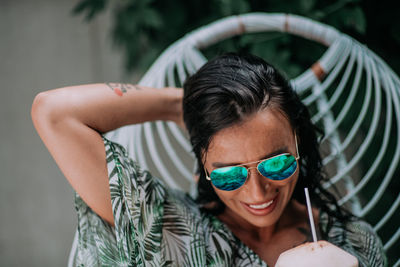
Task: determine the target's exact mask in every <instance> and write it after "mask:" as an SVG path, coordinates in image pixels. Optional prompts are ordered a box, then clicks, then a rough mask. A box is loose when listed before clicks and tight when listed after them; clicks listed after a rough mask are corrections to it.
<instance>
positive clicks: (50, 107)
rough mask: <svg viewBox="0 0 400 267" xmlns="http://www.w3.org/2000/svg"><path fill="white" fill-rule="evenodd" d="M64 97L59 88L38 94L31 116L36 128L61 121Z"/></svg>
mask: <svg viewBox="0 0 400 267" xmlns="http://www.w3.org/2000/svg"><path fill="white" fill-rule="evenodd" d="M63 99H64V100H65V96H63V95H62V93H61V94H60V93H59V92H57V90H50V91H45V92H41V93H39V94H37V95H36V96H35V98H34V100H33V103H32V108H31V118H32V122H33V125H34V126H35V128H36V130H37V131H39V130H40V129H41V128H43V126H47V125H53V124H54V123H57V122H59V121H60V119H61V117H62V116H63V113H64V111H65V110H64V108H63Z"/></svg>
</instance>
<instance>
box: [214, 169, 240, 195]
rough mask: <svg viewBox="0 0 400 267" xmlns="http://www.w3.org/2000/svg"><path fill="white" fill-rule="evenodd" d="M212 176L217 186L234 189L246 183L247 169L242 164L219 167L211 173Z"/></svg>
mask: <svg viewBox="0 0 400 267" xmlns="http://www.w3.org/2000/svg"><path fill="white" fill-rule="evenodd" d="M210 178H211V182H212V183H213V185H214V186H215V187H216V188H218V189H221V190H225V191H232V190H235V189H238V188H239V187H241V186H242V185H243V184H244V182H245V181H246V178H247V170H246V168H244V167H240V166H232V167H223V168H218V169H215V170H213V171H212V172H211V173H210Z"/></svg>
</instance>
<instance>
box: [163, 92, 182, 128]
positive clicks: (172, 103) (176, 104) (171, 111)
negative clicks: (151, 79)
mask: <svg viewBox="0 0 400 267" xmlns="http://www.w3.org/2000/svg"><path fill="white" fill-rule="evenodd" d="M163 90H165V93H166V97H167V98H166V99H167V100H166V103H165V107H166V108H167V112H166V113H165V120H168V121H173V122H175V123H176V124H178V125H179V124H181V123H182V121H183V119H182V98H183V89H181V88H165V89H163Z"/></svg>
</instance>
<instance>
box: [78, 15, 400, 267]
mask: <svg viewBox="0 0 400 267" xmlns="http://www.w3.org/2000/svg"><path fill="white" fill-rule="evenodd" d="M268 31H278V32H287V33H291V34H294V35H298V36H301V37H304V38H306V39H310V40H314V41H317V42H319V43H321V44H323V45H326V46H327V47H328V49H327V51H326V52H325V53H324V55H323V56H322V57H321V59H320V60H319V61H318V62H316V63H315V64H314V65H313V66H312V67H311V68H309V69H308V70H306V71H305V72H304V73H302V74H301V75H300V76H298V77H297V78H295V79H293V80H292V81H291V84H292V86H293V87H294V88H295V90H297V92H298V93H299V95H300V96H301V98H302V100H303V101H304V103H305V104H306V105H307V106H309V107H310V108H311V109H312V110H315V112H313V114H312V115H313V121H314V122H315V123H317V124H318V125H319V126H320V127H322V128H324V131H325V134H326V136H325V139H324V141H323V148H324V152H325V153H324V154H323V155H324V160H323V162H324V164H325V165H326V166H327V170H328V173H329V175H330V177H332V178H331V179H330V181H331V183H329V184H325V187H326V188H329V187H330V186H331V184H336V185H337V187H338V188H339V189H340V193H341V196H340V197H341V198H340V200H339V203H340V204H341V205H347V207H349V208H350V209H351V210H352V211H353V212H354V213H355V214H356V215H359V216H366V215H368V214H369V213H371V211H372V210H373V209H375V207H376V206H378V205H382V203H381V202H382V201H381V197H382V195H383V194H385V192H386V190H387V189H388V185H389V183H390V182H391V180H392V179H394V177H393V175H394V173H395V171H397V173H398V171H399V170H398V168H397V166H398V162H399V157H400V145H399V144H398V143H399V141H400V129H399V127H400V103H399V102H400V98H399V88H400V81H399V78H398V77H397V75H396V74H395V73H394V72H393V71H392V70H391V69H390V68H389V67H388V66H387V65H386V64H385V63H384V62H383V61H382V60H381V59H380V58H379V57H378V56H376V55H375V54H374V53H373V52H371V51H370V50H369V49H368V48H366V47H365V46H363V45H362V44H360V43H358V42H357V41H355V40H354V39H352V38H351V37H349V36H347V35H345V34H342V33H340V32H338V31H337V30H335V29H334V28H332V27H330V26H327V25H324V24H321V23H318V22H315V21H312V20H310V19H306V18H303V17H299V16H294V15H287V14H267V13H251V14H245V15H241V16H232V17H228V18H224V19H221V20H218V21H216V22H214V23H212V24H210V25H207V26H204V27H201V28H200V29H198V30H196V31H193V32H191V33H189V34H187V35H185V36H184V37H183V38H181V39H180V40H178V41H177V42H175V43H174V44H172V45H171V46H170V47H169V48H168V49H167V50H166V51H165V52H164V53H163V54H162V55H161V56H160V57H159V58H158V59H157V60H156V62H155V63H154V64H153V65H152V66H151V68H150V69H149V70H148V72H147V73H146V74H145V76H144V77H143V78H142V79H141V81H140V84H141V85H146V86H153V87H159V88H161V87H164V86H173V87H174V86H180V85H182V84H183V81H184V80H185V79H186V77H187V76H188V75H190V74H192V73H194V72H195V71H196V70H197V69H199V68H200V67H201V66H202V65H203V64H204V63H205V62H206V61H207V59H206V58H205V57H204V56H203V55H202V53H201V52H200V50H201V49H203V48H205V47H208V46H210V45H212V44H215V43H217V42H219V41H221V40H224V39H227V38H229V37H232V36H235V35H239V34H244V33H251V32H268ZM266 60H267V61H268V59H266ZM343 99H345V100H344V101H343ZM338 100H340V101H338ZM343 103H344V104H343ZM355 104H357V105H355ZM349 115H351V116H352V117H354V118H355V119H354V122H353V123H352V125H350V127H348V126H344V119H345V117H346V116H349ZM365 123H368V124H369V130H368V131H367V132H366V133H363V131H361V130H360V127H361V126H362V125H364V124H365ZM393 135H395V136H396V138H395V140H392V138H389V137H391V136H393ZM108 137H109V138H111V139H112V140H115V141H117V142H119V143H121V144H122V145H123V146H125V147H127V148H128V150H129V153H130V155H131V156H132V157H133V158H134V159H136V160H137V161H138V162H139V163H140V164H141V165H142V166H143V168H147V169H150V170H151V171H152V172H153V173H154V174H155V175H157V176H159V177H162V179H163V180H164V181H165V182H166V183H167V184H168V185H169V186H171V187H174V188H181V189H183V190H191V192H192V193H193V192H194V191H195V190H194V188H195V186H194V182H193V174H192V173H193V169H194V168H195V165H194V162H195V161H194V157H193V155H192V153H191V145H190V143H189V142H188V139H187V137H186V136H185V134H183V133H182V131H181V130H180V129H179V128H178V127H177V126H176V125H174V124H173V123H165V122H155V123H145V124H141V125H133V126H126V127H123V128H120V129H118V130H116V131H113V132H110V133H108ZM350 144H352V145H350ZM354 145H355V146H356V147H354ZM371 147H378V148H379V150H378V151H376V152H375V154H374V155H373V157H374V159H373V161H372V163H369V164H370V167H369V168H368V170H364V171H363V169H362V168H361V167H360V165H359V164H360V161H362V160H363V159H364V157H365V156H366V153H367V152H368V153H369V149H371ZM367 150H368V151H367ZM325 154H326V155H325ZM368 155H369V154H368ZM384 157H389V158H390V159H391V162H390V164H389V165H387V164H384V162H385V161H382V159H383V158H384ZM378 168H386V169H387V171H386V172H385V174H384V177H379V179H381V181H380V183H379V186H377V187H374V192H373V194H372V195H371V196H368V199H367V200H366V199H365V197H364V198H363V197H362V196H363V195H362V194H360V191H361V190H363V189H364V188H365V187H366V186H367V185H368V183H370V182H371V181H372V180H373V179H376V178H375V176H374V175H376V172H377V170H378ZM160 173H162V175H159V174H160ZM399 203H400V195H399V194H398V195H397V198H396V199H394V201H393V202H392V203H390V204H389V205H388V204H386V205H382V207H381V208H380V210H384V212H383V215H382V216H380V219H379V221H377V222H370V223H372V224H373V225H374V229H375V230H376V231H378V233H379V230H380V229H383V228H384V227H388V226H389V225H391V226H393V225H392V223H391V221H392V220H394V216H395V211H396V210H398V208H399ZM392 228H393V227H391V228H389V229H392ZM393 229H394V230H393V233H392V234H391V235H390V237H389V238H386V239H384V240H383V242H384V248H385V250H388V249H389V248H391V247H393V246H395V245H397V246H398V245H399V237H400V229H399V225H396V226H395V227H394V228H393ZM74 243H75V242H74ZM75 244H76V243H75ZM74 251H75V249H74V248H73V249H72V251H71V257H70V259H72V256H73V253H74ZM70 264H72V262H71V261H70ZM395 266H400V260H397V262H396V264H395Z"/></svg>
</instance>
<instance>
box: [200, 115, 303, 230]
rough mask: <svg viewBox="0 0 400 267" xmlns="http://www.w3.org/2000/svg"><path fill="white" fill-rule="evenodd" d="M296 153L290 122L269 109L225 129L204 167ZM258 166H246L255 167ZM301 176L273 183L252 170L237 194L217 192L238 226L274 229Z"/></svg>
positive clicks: (212, 143)
mask: <svg viewBox="0 0 400 267" xmlns="http://www.w3.org/2000/svg"><path fill="white" fill-rule="evenodd" d="M285 152H289V153H291V154H292V155H294V156H297V154H296V145H295V136H294V132H293V130H292V128H291V126H290V124H289V121H288V120H287V119H286V118H285V117H284V116H283V115H282V114H281V113H280V112H279V111H277V110H274V109H266V110H263V111H260V112H258V113H256V114H255V115H253V116H251V117H249V118H248V119H246V120H245V122H244V123H241V124H238V125H234V126H232V127H229V128H226V129H223V130H221V131H219V132H218V133H217V134H216V135H214V136H213V138H212V140H211V142H210V145H209V149H208V151H207V153H206V154H205V165H204V166H205V168H206V169H207V171H208V173H210V172H211V171H212V170H214V169H216V168H219V167H223V166H232V165H238V164H246V163H248V162H254V161H258V160H261V159H265V158H268V157H270V156H274V155H277V154H281V153H285ZM256 165H257V163H252V164H248V165H247V164H246V167H255V166H256ZM298 176H299V170H298V169H297V170H296V172H295V174H294V175H293V176H292V177H291V178H289V179H288V180H284V181H270V180H268V179H267V178H265V177H264V176H262V175H261V174H260V173H259V172H258V171H257V170H256V169H255V168H251V169H250V171H249V175H248V178H247V180H246V182H245V183H244V185H242V186H241V187H240V188H238V189H236V190H234V191H223V190H219V189H217V188H215V187H214V186H213V187H214V190H215V192H216V193H217V195H218V196H219V198H220V199H221V200H222V202H224V203H225V205H226V208H227V209H226V214H230V215H232V217H233V218H232V220H235V221H236V223H239V224H240V223H246V221H247V222H248V223H250V224H251V225H253V226H256V227H268V226H273V225H275V223H276V222H277V221H278V219H279V218H280V217H281V215H282V213H283V211H284V209H285V207H286V205H287V204H288V202H289V200H290V198H291V196H292V193H293V190H294V187H295V185H296V182H297V179H298Z"/></svg>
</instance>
